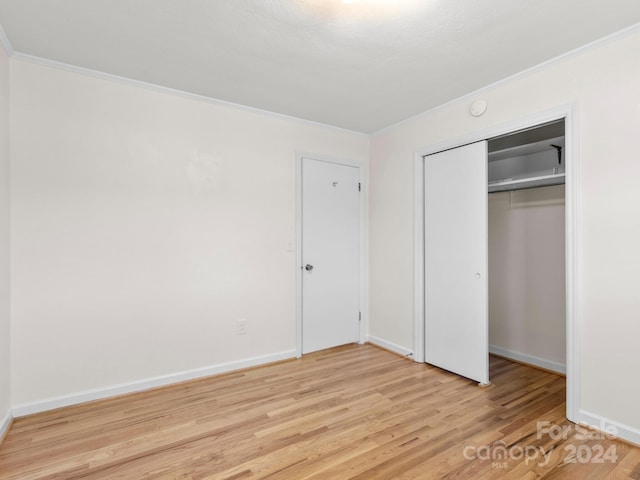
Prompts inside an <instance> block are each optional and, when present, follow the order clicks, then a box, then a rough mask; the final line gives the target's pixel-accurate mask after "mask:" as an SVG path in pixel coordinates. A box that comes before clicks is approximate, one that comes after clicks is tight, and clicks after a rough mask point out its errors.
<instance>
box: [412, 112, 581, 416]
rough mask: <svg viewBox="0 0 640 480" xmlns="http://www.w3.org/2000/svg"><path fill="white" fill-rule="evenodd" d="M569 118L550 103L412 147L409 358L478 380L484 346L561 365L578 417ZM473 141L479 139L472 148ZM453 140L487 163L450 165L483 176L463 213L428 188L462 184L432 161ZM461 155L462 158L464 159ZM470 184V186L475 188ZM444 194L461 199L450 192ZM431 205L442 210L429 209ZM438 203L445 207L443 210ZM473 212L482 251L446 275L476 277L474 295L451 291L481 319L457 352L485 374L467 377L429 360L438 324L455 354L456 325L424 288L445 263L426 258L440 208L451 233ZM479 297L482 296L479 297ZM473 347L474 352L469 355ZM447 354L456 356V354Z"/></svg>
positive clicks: (572, 412) (570, 412)
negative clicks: (530, 113) (452, 327)
mask: <svg viewBox="0 0 640 480" xmlns="http://www.w3.org/2000/svg"><path fill="white" fill-rule="evenodd" d="M572 118H573V109H572V108H570V107H567V108H565V109H557V110H555V111H552V112H548V113H546V114H541V115H537V116H535V117H530V118H529V119H525V120H522V121H520V122H513V123H511V124H510V125H508V126H503V127H502V128H496V129H492V130H486V131H484V132H479V133H477V134H475V135H470V136H468V137H466V138H463V139H462V140H461V139H458V140H456V141H454V142H448V143H442V144H439V145H435V146H432V147H431V148H428V149H424V150H422V151H418V152H416V155H415V164H414V166H415V218H414V221H415V243H414V245H415V249H414V256H415V264H414V266H415V270H414V285H415V290H414V300H415V301H414V359H415V360H416V361H418V362H426V363H431V364H434V365H436V366H440V367H442V368H445V369H447V370H451V371H454V373H458V374H461V375H462V376H466V377H468V378H472V379H474V380H477V381H478V382H479V383H481V384H482V383H490V382H491V379H490V378H489V371H488V369H489V362H488V356H489V353H492V354H494V355H498V356H501V357H506V358H508V359H511V360H514V361H517V362H520V363H525V364H530V365H532V366H535V367H538V368H543V369H546V370H550V371H554V372H556V373H559V374H566V379H567V382H566V385H567V393H566V415H567V418H568V419H569V420H571V421H574V422H575V421H576V416H577V413H578V411H579V397H578V393H579V375H578V373H579V355H578V347H579V335H578V322H577V315H576V312H575V305H576V300H575V298H576V287H575V278H576V277H577V275H576V265H575V261H574V258H575V256H576V255H575V252H576V250H577V246H576V236H575V233H574V232H575V230H576V227H575V222H576V218H577V202H576V201H575V192H576V188H575V185H576V181H577V180H576V171H577V169H576V163H577V162H576V158H575V156H574V153H573V152H574V148H573V145H574V140H573V135H574V133H573V132H574V130H573V121H572ZM471 145H476V146H477V147H473V148H471ZM457 149H460V150H459V151H460V152H462V151H468V152H469V153H470V154H472V155H475V160H474V161H476V162H482V165H484V167H483V170H482V174H483V175H484V177H483V176H482V174H480V173H479V169H475V168H474V169H473V170H475V172H476V173H475V174H473V173H469V172H468V169H467V168H466V167H465V166H463V164H462V163H460V166H459V168H458V169H457V170H456V169H455V168H453V170H454V171H457V172H459V174H460V175H461V177H465V179H463V180H461V181H460V182H459V184H460V185H467V186H468V185H469V184H470V183H469V182H470V180H469V178H468V177H467V175H476V180H475V181H477V182H483V185H484V197H483V198H481V197H480V196H479V195H477V196H478V199H477V203H480V202H483V203H484V207H481V208H480V210H482V209H483V208H484V211H483V212H480V213H478V211H477V210H478V209H477V208H476V207H475V206H474V209H473V213H472V214H470V213H469V212H470V210H465V211H464V214H463V215H459V211H458V212H456V211H455V210H451V211H450V212H447V211H446V209H447V208H449V206H443V204H445V203H448V202H444V199H443V198H442V197H441V198H440V201H439V202H435V201H434V198H433V197H432V196H430V191H429V188H430V187H433V185H434V184H437V183H438V182H442V183H444V184H447V185H449V187H448V190H447V196H448V198H453V197H456V198H457V197H460V196H462V195H464V194H465V192H464V191H458V190H457V188H456V184H457V183H458V178H457V177H456V178H455V179H454V180H453V181H452V179H451V177H449V178H445V177H443V176H442V172H439V170H438V169H439V168H440V167H439V166H438V165H444V164H446V161H441V160H440V159H439V155H441V154H444V155H443V157H442V159H448V160H451V161H455V156H453V157H452V156H451V155H450V154H449V153H448V152H450V151H455V150H457ZM483 151H484V152H485V153H484V156H482V152H483ZM465 161H466V162H469V159H468V158H467V159H466V160H465ZM468 164H469V163H467V164H466V165H467V166H468ZM434 165H435V166H436V168H435V169H434ZM451 168H452V167H451V166H448V167H446V168H445V169H444V170H447V169H449V171H448V173H449V175H450V174H451V171H452V170H451ZM434 175H435V176H436V178H435V180H434ZM472 181H473V180H472ZM474 192H476V193H477V189H475V190H474ZM474 195H475V193H474ZM451 203H453V204H458V205H460V202H457V201H454V202H451ZM430 209H431V211H433V210H434V209H438V210H439V211H440V212H439V213H438V214H437V215H435V216H434V215H433V214H431V213H430ZM442 209H445V212H444V213H442ZM478 215H483V219H482V222H481V223H482V224H483V225H486V230H485V232H486V249H484V251H483V249H479V250H480V251H481V252H483V253H484V256H482V255H480V256H479V257H478V258H477V259H471V261H469V262H467V263H468V272H467V271H465V269H464V268H465V266H464V262H462V263H463V266H462V267H461V268H462V269H460V270H459V271H460V274H461V281H460V282H449V285H450V286H454V287H456V286H458V285H467V286H468V287H469V288H471V289H473V288H474V287H473V286H472V284H475V285H476V287H475V288H476V290H475V293H473V295H471V294H469V291H465V290H464V289H460V291H459V292H457V297H456V295H454V297H456V298H457V300H456V301H457V302H459V303H464V302H466V301H467V300H469V301H472V302H474V305H476V307H475V311H476V312H479V314H478V315H477V318H478V320H474V321H478V322H484V323H481V327H480V329H481V330H482V329H484V328H486V332H487V335H484V336H483V335H476V337H478V340H477V345H475V349H473V350H472V349H470V346H469V345H468V344H467V345H465V346H464V347H463V348H464V350H465V352H464V353H461V355H460V356H461V357H466V360H465V361H466V362H467V365H471V364H472V363H473V362H475V364H476V365H477V364H478V362H480V361H482V362H483V363H484V362H486V365H487V366H486V369H487V370H486V375H487V377H486V378H487V380H484V378H485V377H483V376H476V377H473V376H470V375H466V374H465V373H464V371H456V370H455V369H449V368H447V367H446V366H444V367H443V365H439V364H438V362H437V361H436V362H434V361H430V353H433V349H432V351H431V352H430V351H429V348H430V346H433V345H434V339H433V335H434V334H436V335H437V334H442V332H444V334H442V335H443V336H442V337H440V338H438V339H436V340H435V342H439V341H444V342H447V349H446V350H447V351H448V352H449V353H450V354H451V355H450V358H456V359H457V358H458V357H457V353H456V351H455V348H454V345H455V344H456V343H457V342H456V341H455V338H456V335H458V334H459V333H460V332H461V330H460V329H459V328H458V330H457V332H451V331H449V332H446V327H445V328H444V330H442V329H441V331H439V330H438V328H440V327H442V325H443V324H445V325H446V323H447V321H448V320H446V318H447V315H449V316H452V314H451V311H453V310H455V309H452V308H451V305H453V299H450V300H451V301H450V302H448V305H449V307H447V303H446V302H440V303H441V304H443V305H444V307H443V309H441V310H439V311H438V308H437V304H438V301H435V302H434V301H433V300H434V299H435V298H437V297H436V295H434V294H433V292H431V296H430V291H429V288H430V285H432V284H433V283H434V281H433V279H434V277H435V278H437V276H438V275H440V274H441V273H442V272H443V271H444V269H443V265H441V264H440V263H441V262H436V263H437V264H438V267H439V271H438V272H434V271H433V262H431V261H430V255H431V258H433V255H434V253H433V252H430V248H431V246H433V245H434V244H437V243H438V242H437V240H438V237H437V234H436V235H435V236H434V230H435V228H434V224H433V222H432V221H433V219H434V218H436V219H437V218H438V216H440V217H441V218H444V219H446V218H450V219H453V220H449V221H448V222H449V223H450V225H454V227H449V228H451V230H450V231H451V233H452V236H453V237H452V238H455V234H454V233H453V231H454V229H455V230H461V229H460V226H459V222H465V221H468V220H469V219H470V218H471V217H474V218H475V219H474V220H473V221H474V222H476V224H478V225H479V223H478V219H477V217H478ZM465 216H466V217H467V219H466V220H465V219H464V218H463V217H465ZM443 226H444V228H447V221H446V220H445V222H444V223H443V224H442V225H438V227H437V228H442V227H443ZM440 243H441V244H442V242H440ZM454 243H455V242H452V245H453V244H454ZM445 248H446V246H445ZM451 248H453V247H451ZM440 253H441V252H436V254H438V255H439V254H440ZM449 253H451V255H450V256H451V257H452V258H453V257H454V256H455V254H454V253H453V252H449ZM483 261H484V262H485V263H484V266H483ZM455 267H456V268H458V267H460V265H455ZM483 268H484V270H483ZM429 269H431V271H430V270H429ZM471 278H473V279H474V280H473V281H471V280H470V279H471ZM465 282H466V283H465ZM436 284H437V280H436ZM465 288H466V287H465ZM483 288H485V289H486V295H484V296H483V295H481V294H478V291H482V289H483ZM449 290H451V288H449ZM467 294H469V295H467ZM472 298H473V300H471V299H472ZM483 298H484V301H485V303H484V304H482V303H481V301H480V299H483ZM430 300H432V301H431V302H430ZM434 303H435V305H436V309H435V310H434ZM446 310H449V312H447V311H446ZM440 313H442V314H443V316H442V315H439V314H440ZM483 315H484V318H483ZM438 316H441V317H442V318H445V321H444V322H443V321H442V320H440V326H439V327H437V328H434V326H433V325H434V324H433V321H432V319H433V318H434V317H436V318H437V317H438ZM430 335H431V337H430ZM482 337H484V338H482ZM483 349H484V350H483ZM443 350H444V349H443ZM470 351H475V352H476V354H475V357H476V358H475V360H474V359H471V358H470V356H469V355H468V352H470ZM485 352H486V353H485ZM438 361H439V360H438ZM450 364H451V365H456V366H457V363H456V362H451V363H450Z"/></svg>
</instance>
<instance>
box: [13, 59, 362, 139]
mask: <svg viewBox="0 0 640 480" xmlns="http://www.w3.org/2000/svg"><path fill="white" fill-rule="evenodd" d="M11 58H12V59H14V60H20V61H23V62H26V63H33V64H36V65H42V66H45V67H50V68H56V69H58V70H65V71H67V72H71V73H77V74H80V75H84V76H88V77H93V78H98V79H100V80H106V81H109V82H115V83H120V84H123V85H129V86H133V87H137V88H142V89H145V90H150V91H153V92H157V93H164V94H166V95H172V96H175V97H182V98H186V99H189V100H194V101H197V102H204V103H210V104H212V105H217V106H221V107H227V108H233V109H235V110H241V111H244V112H248V113H254V114H257V115H262V116H267V117H271V118H276V119H279V120H285V121H289V122H295V123H298V124H302V125H307V126H312V127H316V128H323V129H327V130H331V131H334V132H337V133H345V134H349V135H359V136H364V137H367V138H368V137H369V135H368V134H366V133H363V132H357V131H355V130H349V129H347V128H342V127H336V126H334V125H328V124H326V123H320V122H314V121H313V120H307V119H304V118H299V117H294V116H291V115H285V114H284V113H276V112H271V111H269V110H263V109H261V108H256V107H250V106H247V105H241V104H239V103H233V102H227V101H225V100H220V99H217V98H213V97H207V96H206V95H199V94H197V93H191V92H186V91H184V90H178V89H175V88H170V87H164V86H162V85H157V84H155V83H148V82H144V81H142V80H135V79H133V78H128V77H122V76H120V75H114V74H112V73H106V72H101V71H100V70H93V69H91V68H85V67H79V66H77V65H72V64H69V63H64V62H58V61H56V60H49V59H47V58H43V57H37V56H35V55H27V54H25V53H20V52H16V51H13V55H11Z"/></svg>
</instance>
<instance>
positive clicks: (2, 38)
mask: <svg viewBox="0 0 640 480" xmlns="http://www.w3.org/2000/svg"><path fill="white" fill-rule="evenodd" d="M0 44H2V47H3V48H4V51H5V52H7V57H12V56H13V54H14V51H13V47H12V46H11V42H10V41H9V37H7V34H6V33H5V32H4V28H2V25H0Z"/></svg>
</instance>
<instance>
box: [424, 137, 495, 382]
mask: <svg viewBox="0 0 640 480" xmlns="http://www.w3.org/2000/svg"><path fill="white" fill-rule="evenodd" d="M424 174H425V179H424V180H425V189H424V191H425V209H424V211H425V219H424V229H425V361H426V362H427V363H430V364H432V365H436V366H438V367H440V368H444V369H445V370H449V371H451V372H454V373H457V374H459V375H462V376H464V377H467V378H470V379H472V380H476V381H478V382H480V383H483V384H487V383H489V345H488V300H487V285H488V283H487V270H488V268H487V243H488V240H487V142H486V141H482V142H478V143H473V144H471V145H466V146H464V147H459V148H455V149H453V150H448V151H445V152H441V153H437V154H434V155H428V156H426V157H424Z"/></svg>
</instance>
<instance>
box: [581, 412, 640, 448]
mask: <svg viewBox="0 0 640 480" xmlns="http://www.w3.org/2000/svg"><path fill="white" fill-rule="evenodd" d="M578 423H581V424H583V425H588V426H590V427H592V428H595V429H596V430H600V431H601V432H604V433H614V435H615V436H616V437H618V438H620V439H622V440H626V441H627V442H631V443H634V444H636V445H638V446H640V430H638V429H637V428H633V427H630V426H628V425H624V424H622V423H619V422H615V421H613V420H609V419H608V418H605V417H602V416H600V415H596V414H595V413H591V412H587V411H585V410H580V411H578Z"/></svg>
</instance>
